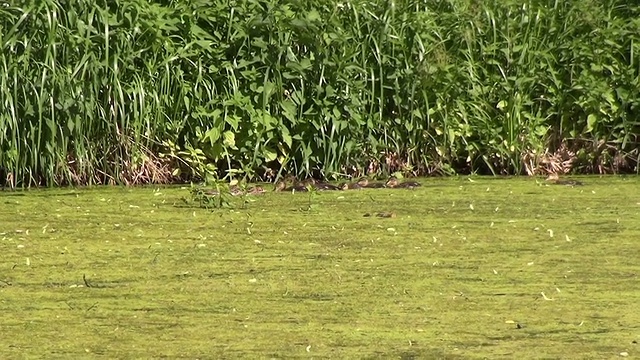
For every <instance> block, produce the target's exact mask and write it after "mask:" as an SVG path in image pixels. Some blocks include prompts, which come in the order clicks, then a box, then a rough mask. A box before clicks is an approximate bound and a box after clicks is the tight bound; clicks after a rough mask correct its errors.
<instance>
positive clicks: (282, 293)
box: [0, 177, 640, 359]
mask: <svg viewBox="0 0 640 360" xmlns="http://www.w3.org/2000/svg"><path fill="white" fill-rule="evenodd" d="M580 180H582V181H583V182H584V183H585V185H584V186H579V187H567V186H555V185H551V186H550V185H546V184H545V183H544V182H543V181H540V180H536V179H533V178H511V179H507V178H483V177H476V178H455V179H423V180H421V182H422V184H423V186H422V187H421V188H419V189H416V190H404V189H371V190H352V191H341V192H323V193H318V194H305V193H295V194H291V193H271V192H270V193H267V194H265V195H262V196H256V197H252V198H250V201H249V202H248V203H247V204H245V205H244V206H237V207H235V208H233V209H215V210H206V209H200V208H197V207H192V206H187V205H185V203H184V202H183V201H182V200H181V198H182V197H184V196H189V190H188V189H187V188H180V187H170V188H151V187H145V188H133V189H132V188H115V187H114V188H98V189H58V190H36V191H26V192H7V191H3V192H0V250H1V254H2V261H1V262H0V311H1V314H2V321H0V358H3V359H13V358H47V359H55V358H61V359H62V358H66V359H70V358H74V359H83V358H109V359H113V358H121V359H131V358H191V359H221V358H228V359H234V358H309V359H311V358H317V359H320V358H368V359H374V358H387V359H394V358H395V359H412V358H415V359H431V358H442V359H473V358H479V359H480V358H490V359H496V358H505V359H506V358H515V357H516V356H517V357H519V358H583V359H585V358H593V359H608V358H620V357H629V358H634V357H638V356H640V345H638V344H637V343H638V342H640V282H639V280H640V279H639V274H640V263H639V261H640V179H639V178H637V177H586V178H580ZM378 214H390V216H386V217H385V216H377V215H378Z"/></svg>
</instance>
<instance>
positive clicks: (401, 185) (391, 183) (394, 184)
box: [385, 176, 422, 189]
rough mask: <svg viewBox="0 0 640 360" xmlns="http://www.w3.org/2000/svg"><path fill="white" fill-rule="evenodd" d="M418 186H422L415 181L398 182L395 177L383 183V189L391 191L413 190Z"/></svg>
mask: <svg viewBox="0 0 640 360" xmlns="http://www.w3.org/2000/svg"><path fill="white" fill-rule="evenodd" d="M419 186H422V185H421V184H420V183H419V182H417V181H404V182H400V181H398V178H396V177H395V176H392V177H390V178H389V180H387V182H386V183H385V187H388V188H392V189H415V188H417V187H419Z"/></svg>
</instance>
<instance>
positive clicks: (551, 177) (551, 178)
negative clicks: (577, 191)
mask: <svg viewBox="0 0 640 360" xmlns="http://www.w3.org/2000/svg"><path fill="white" fill-rule="evenodd" d="M546 181H548V182H549V183H551V184H553V185H565V186H582V185H584V184H583V183H582V182H581V181H578V180H570V179H564V180H563V179H560V177H559V176H558V174H556V173H553V174H549V177H547V179H546Z"/></svg>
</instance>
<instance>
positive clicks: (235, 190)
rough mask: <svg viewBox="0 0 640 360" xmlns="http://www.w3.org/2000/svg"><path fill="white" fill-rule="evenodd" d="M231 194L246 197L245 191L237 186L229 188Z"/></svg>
mask: <svg viewBox="0 0 640 360" xmlns="http://www.w3.org/2000/svg"><path fill="white" fill-rule="evenodd" d="M229 194H231V196H240V195H244V190H243V189H242V188H240V187H239V186H237V185H233V186H230V187H229Z"/></svg>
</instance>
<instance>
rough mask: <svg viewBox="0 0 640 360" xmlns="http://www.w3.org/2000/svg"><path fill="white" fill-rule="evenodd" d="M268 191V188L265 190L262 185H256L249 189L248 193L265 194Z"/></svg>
mask: <svg viewBox="0 0 640 360" xmlns="http://www.w3.org/2000/svg"><path fill="white" fill-rule="evenodd" d="M266 192H267V190H265V189H264V188H263V187H262V186H259V185H256V186H255V187H253V188H252V189H251V190H249V191H247V194H248V195H262V194H264V193H266Z"/></svg>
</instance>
